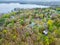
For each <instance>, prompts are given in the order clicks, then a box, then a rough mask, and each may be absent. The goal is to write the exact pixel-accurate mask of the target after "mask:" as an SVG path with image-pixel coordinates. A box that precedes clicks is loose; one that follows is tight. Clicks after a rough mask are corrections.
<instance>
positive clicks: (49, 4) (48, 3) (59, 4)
mask: <svg viewBox="0 0 60 45" xmlns="http://www.w3.org/2000/svg"><path fill="white" fill-rule="evenodd" d="M0 3H20V4H37V5H46V6H59V7H60V1H59V2H58V1H54V2H25V1H24V2H23V1H20V2H19V1H9V2H7V1H0Z"/></svg>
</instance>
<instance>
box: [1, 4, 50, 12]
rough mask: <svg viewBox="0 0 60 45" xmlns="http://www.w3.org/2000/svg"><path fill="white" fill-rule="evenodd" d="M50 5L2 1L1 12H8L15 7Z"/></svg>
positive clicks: (25, 7)
mask: <svg viewBox="0 0 60 45" xmlns="http://www.w3.org/2000/svg"><path fill="white" fill-rule="evenodd" d="M48 7H49V6H42V5H36V4H20V3H0V13H8V12H10V11H11V10H13V9H14V8H23V9H27V8H29V9H31V8H48Z"/></svg>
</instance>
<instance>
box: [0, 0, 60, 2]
mask: <svg viewBox="0 0 60 45" xmlns="http://www.w3.org/2000/svg"><path fill="white" fill-rule="evenodd" d="M0 1H33V2H36V1H37V2H40V1H47V2H50V1H60V0H0Z"/></svg>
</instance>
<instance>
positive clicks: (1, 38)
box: [0, 8, 60, 45]
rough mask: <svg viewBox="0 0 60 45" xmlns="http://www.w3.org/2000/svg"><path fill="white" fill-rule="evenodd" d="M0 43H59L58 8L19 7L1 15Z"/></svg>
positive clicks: (26, 44) (59, 20) (11, 44)
mask: <svg viewBox="0 0 60 45" xmlns="http://www.w3.org/2000/svg"><path fill="white" fill-rule="evenodd" d="M0 45H60V8H55V9H52V8H43V9H42V8H35V9H20V10H18V11H15V12H10V13H7V14H3V15H1V16H0Z"/></svg>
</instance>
